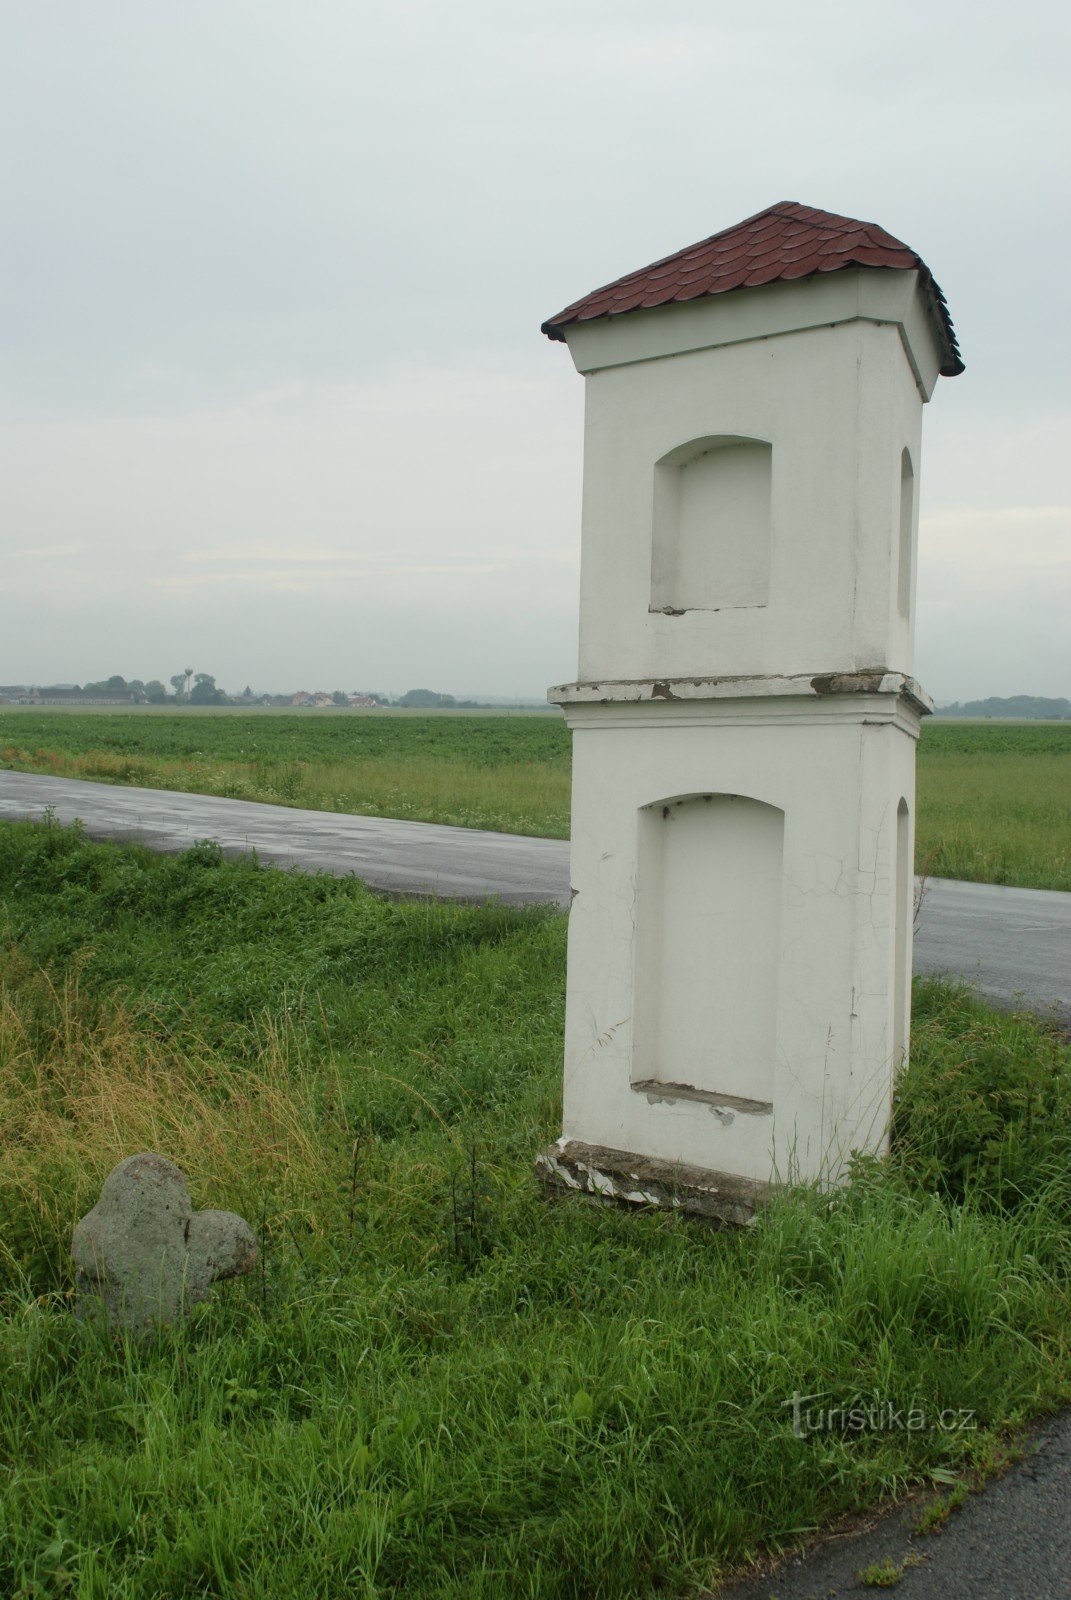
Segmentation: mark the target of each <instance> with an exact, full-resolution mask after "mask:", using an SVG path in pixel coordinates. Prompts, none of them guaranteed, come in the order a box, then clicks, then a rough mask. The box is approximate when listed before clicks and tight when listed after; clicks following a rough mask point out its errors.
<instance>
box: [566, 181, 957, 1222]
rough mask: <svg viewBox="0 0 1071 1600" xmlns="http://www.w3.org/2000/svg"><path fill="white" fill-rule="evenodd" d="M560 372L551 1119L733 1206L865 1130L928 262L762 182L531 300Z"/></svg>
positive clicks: (904, 920)
mask: <svg viewBox="0 0 1071 1600" xmlns="http://www.w3.org/2000/svg"><path fill="white" fill-rule="evenodd" d="M543 331H544V332H545V333H546V334H548V335H549V336H550V338H552V339H558V340H564V341H565V342H566V343H567V344H568V346H569V353H570V355H571V356H572V358H573V361H574V363H575V364H576V367H577V370H578V371H579V372H580V373H582V374H583V375H584V377H585V379H586V422H585V455H584V503H583V538H582V561H581V596H580V671H579V675H578V681H577V682H576V683H571V684H567V685H564V686H563V687H561V688H558V689H554V690H552V691H551V695H550V698H551V699H552V700H554V701H556V702H557V703H559V704H560V705H562V707H563V708H564V711H565V715H566V718H567V720H568V723H569V726H570V727H571V728H572V730H573V736H574V737H573V756H574V778H573V829H572V840H573V842H572V886H573V903H572V909H571V912H570V925H569V980H568V1004H567V1017H566V1043H565V1101H564V1132H563V1135H562V1138H561V1139H560V1140H559V1141H558V1143H557V1144H556V1145H554V1146H552V1147H551V1149H550V1150H547V1151H545V1152H543V1154H542V1155H541V1156H540V1159H539V1166H540V1170H541V1172H542V1174H543V1176H544V1177H545V1179H546V1180H547V1181H548V1182H550V1183H552V1184H557V1185H564V1186H566V1187H571V1188H580V1189H586V1190H588V1191H590V1192H594V1193H602V1194H606V1195H608V1196H614V1197H618V1198H631V1199H634V1200H640V1201H654V1202H658V1203H664V1204H676V1205H682V1206H685V1207H687V1208H689V1209H694V1210H699V1211H702V1212H706V1213H708V1214H711V1215H714V1216H718V1217H722V1218H724V1219H728V1220H737V1221H739V1220H746V1219H747V1218H748V1217H749V1216H750V1215H751V1214H752V1213H753V1210H754V1208H755V1206H756V1205H757V1204H758V1203H760V1202H761V1199H762V1196H763V1194H764V1193H765V1191H766V1187H767V1186H768V1185H769V1184H770V1183H771V1182H776V1181H778V1180H779V1179H786V1178H790V1177H800V1178H803V1179H805V1180H809V1179H829V1180H830V1181H835V1180H836V1178H837V1177H838V1176H839V1175H840V1173H841V1172H842V1171H843V1168H844V1165H845V1162H846V1161H847V1159H848V1158H849V1156H850V1154H851V1152H852V1151H854V1150H879V1149H881V1147H882V1145H883V1141H884V1139H885V1137H886V1132H887V1124H888V1113H889V1103H890V1095H891V1089H892V1080H893V1075H894V1072H895V1070H896V1068H897V1066H898V1064H899V1063H900V1061H901V1060H902V1058H903V1056H904V1052H905V1049H906V1044H907V1037H908V1020H909V1004H910V977H911V930H912V882H913V877H912V848H913V831H914V830H913V816H914V782H915V741H916V739H917V737H918V731H919V721H920V717H921V716H922V715H923V714H924V713H925V712H926V711H928V710H929V709H930V703H929V701H928V699H927V697H926V696H925V694H924V693H923V691H922V690H921V689H920V687H919V686H918V685H917V684H916V683H915V681H914V679H913V677H912V671H913V660H912V657H913V634H914V617H913V610H914V589H915V543H916V528H917V515H918V504H917V492H916V486H917V481H918V470H919V443H920V435H921V425H922V407H923V404H924V403H925V402H926V401H928V400H929V398H930V396H931V394H932V393H933V390H934V386H935V384H936V381H937V377H938V375H939V374H943V375H945V376H949V377H950V376H954V375H955V374H957V373H959V372H961V371H962V370H963V364H962V362H961V360H960V357H959V352H958V349H957V346H956V341H955V336H954V333H953V330H952V324H951V320H950V318H949V314H948V309H947V306H946V304H945V301H944V297H943V296H942V294H941V291H940V289H939V288H938V287H937V285H936V283H935V282H934V280H933V278H932V277H931V275H930V273H929V271H928V269H927V268H926V266H925V265H924V263H923V262H922V261H921V259H920V258H919V257H918V256H917V255H916V254H915V252H914V251H913V250H911V249H909V248H908V247H907V246H906V245H904V244H901V243H900V241H899V240H897V239H894V238H893V237H892V236H891V235H890V234H888V233H886V232H885V231H884V230H883V229H881V228H879V227H876V226H875V225H874V224H872V223H865V222H856V221H853V220H851V219H850V218H847V217H840V216H833V215H831V214H829V213H828V212H823V211H816V210H814V209H813V208H811V207H808V206H801V205H797V204H794V203H791V202H784V203H782V204H779V205H775V206H771V207H770V208H769V209H768V210H766V211H763V212H760V213H759V214H758V215H756V216H754V217H750V218H748V219H747V220H746V221H745V222H742V223H740V224H738V225H737V226H736V227H733V228H729V229H726V230H725V231H724V232H722V233H719V234H715V235H714V237H713V238H711V239H707V240H704V241H703V242H702V243H700V244H697V245H694V246H692V247H690V248H689V249H686V250H682V251H680V252H679V253H678V254H676V255H674V256H670V257H669V258H667V259H666V260H664V261H660V262H656V263H655V264H654V265H653V266H650V267H645V268H643V269H641V270H640V271H638V272H633V273H630V274H629V275H628V276H627V277H624V278H622V279H620V280H619V281H618V282H616V283H614V284H611V285H609V286H608V287H607V288H604V289H600V290H596V291H595V293H593V294H591V295H588V296H586V297H585V298H584V299H582V300H579V301H577V302H576V303H575V304H574V305H572V306H570V307H568V308H567V309H566V310H565V311H563V312H561V313H560V314H559V315H558V316H557V317H552V318H551V319H550V320H549V321H548V322H546V323H545V324H544V325H543Z"/></svg>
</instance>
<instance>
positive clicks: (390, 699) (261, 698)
mask: <svg viewBox="0 0 1071 1600" xmlns="http://www.w3.org/2000/svg"><path fill="white" fill-rule="evenodd" d="M168 684H169V685H170V687H169V686H168ZM168 684H164V683H162V682H161V681H160V679H159V678H150V679H149V680H148V681H144V680H143V679H141V678H130V679H126V678H123V677H121V676H120V675H119V674H115V675H113V676H112V677H110V678H105V679H103V680H102V681H101V682H99V683H84V684H77V683H49V684H28V683H0V705H9V706H116V707H119V706H167V707H168V708H170V709H179V708H181V707H185V706H248V707H253V706H272V707H275V708H276V709H280V708H283V707H287V706H296V707H298V708H299V709H301V710H307V711H317V710H321V709H323V710H335V711H345V710H373V709H376V708H377V707H378V708H382V709H386V708H387V707H400V708H403V709H406V710H427V711H433V710H437V709H444V710H450V709H453V710H458V711H466V710H483V709H488V708H490V707H491V706H494V707H495V708H497V709H500V710H501V709H507V708H509V707H511V706H513V707H524V708H526V709H527V708H529V707H539V708H540V709H542V707H543V702H542V701H536V700H531V701H528V700H508V699H504V698H495V697H492V698H490V699H487V700H458V699H456V698H455V696H454V695H452V694H439V693H438V691H436V690H434V689H409V690H407V691H406V693H405V694H402V695H395V696H391V695H388V694H383V693H381V692H378V691H367V690H356V689H355V690H353V691H352V692H349V693H348V692H347V691H346V690H344V689H331V690H328V689H297V690H294V691H293V692H292V693H286V694H258V693H257V692H256V691H255V690H253V689H252V688H250V687H249V685H248V684H247V685H246V687H245V688H244V689H243V690H242V691H241V693H240V694H228V693H227V692H226V690H224V689H221V688H220V687H219V686H218V684H217V683H216V680H215V678H214V677H213V676H212V674H211V673H210V672H194V670H193V668H192V667H190V668H187V669H186V670H184V671H183V672H177V673H175V675H174V676H173V677H172V678H170V679H169V680H168Z"/></svg>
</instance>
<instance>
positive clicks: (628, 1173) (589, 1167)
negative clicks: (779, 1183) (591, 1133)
mask: <svg viewBox="0 0 1071 1600" xmlns="http://www.w3.org/2000/svg"><path fill="white" fill-rule="evenodd" d="M536 1174H537V1176H538V1177H539V1179H540V1181H541V1182H542V1183H543V1185H544V1186H545V1187H546V1188H547V1189H549V1190H552V1191H554V1192H557V1193H559V1194H587V1195H592V1196H594V1197H595V1198H597V1199H600V1200H609V1201H613V1202H615V1203H618V1204H625V1205H634V1206H657V1207H658V1208H659V1209H660V1210H663V1211H685V1212H688V1213H690V1214H691V1215H693V1216H698V1217H704V1218H706V1219H707V1220H708V1221H710V1222H713V1223H715V1224H717V1225H719V1226H723V1227H724V1226H728V1227H748V1226H750V1224H751V1223H753V1222H754V1221H755V1220H756V1217H757V1216H758V1213H759V1212H760V1211H761V1210H762V1208H763V1206H764V1205H765V1204H766V1203H767V1201H768V1199H769V1196H770V1192H771V1186H770V1185H769V1184H767V1183H761V1182H759V1181H757V1180H756V1179H753V1178H738V1177H734V1176H733V1175H732V1174H731V1173H727V1172H711V1171H710V1170H709V1169H708V1168H706V1167H693V1166H688V1165H686V1164H685V1163H683V1162H676V1163H674V1162H669V1161H659V1160H657V1159H655V1158H653V1157H650V1156H638V1155H633V1154H631V1153H630V1152H629V1151H627V1150H609V1149H607V1148H606V1147H605V1146H604V1145H593V1144H581V1143H580V1142H579V1141H578V1140H575V1139H559V1141H558V1143H557V1144H552V1145H551V1146H550V1147H549V1148H548V1149H546V1150H541V1151H540V1152H539V1154H538V1156H537V1157H536Z"/></svg>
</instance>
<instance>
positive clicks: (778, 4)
mask: <svg viewBox="0 0 1071 1600" xmlns="http://www.w3.org/2000/svg"><path fill="white" fill-rule="evenodd" d="M1067 18H1068V13H1067V9H1066V7H1063V6H1056V5H1043V4H1039V3H1037V0H1027V3H1025V4H1020V5H1019V6H1017V7H1015V8H1014V9H1013V10H1009V8H1008V7H1007V6H1006V5H1002V6H1000V7H997V6H995V5H987V4H981V5H978V4H976V5H974V6H971V7H966V6H957V7H953V6H950V5H947V4H942V3H937V4H926V5H922V4H917V3H916V4H912V5H907V6H903V7H901V8H899V9H897V8H895V7H881V8H877V7H869V8H863V7H858V6H848V5H837V6H823V5H821V4H818V5H810V6H806V7H805V6H801V5H799V4H798V0H797V3H793V4H788V3H785V0H773V3H767V4H765V5H764V6H762V7H761V8H759V7H755V8H746V7H740V6H728V5H715V4H710V3H705V4H700V3H687V0H662V3H660V4H659V5H657V6H656V5H654V4H652V3H650V0H648V3H645V4H642V5H641V4H633V3H628V0H620V3H617V4H609V3H602V0H570V3H562V0H548V3H544V4H543V5H541V6H540V7H538V8H535V7H532V6H531V5H521V4H513V3H510V0H498V3H490V0H489V3H483V0H455V3H454V4H452V5H450V6H442V5H434V4H432V3H431V0H421V3H409V4H406V3H395V4H386V3H374V0H371V3H369V0H345V3H342V0H315V3H313V4H306V5H298V4H296V3H293V0H291V3H286V4H283V3H280V0H224V3H221V0H212V3H206V0H183V3H182V4H179V3H178V0H171V3H162V0H146V3H144V4H134V3H133V0H128V3H125V4H117V3H115V0H93V4H92V5H87V4H85V3H84V0H78V3H74V0H50V3H49V4H45V5H41V4H33V3H31V0H25V3H21V4H11V3H4V4H0V19H2V23H3V40H4V44H3V51H2V64H0V78H2V82H0V106H2V111H0V117H2V128H0V146H2V150H3V157H2V159H3V164H4V168H5V171H4V194H5V204H4V207H3V212H2V215H0V229H2V233H3V246H2V262H0V272H2V277H3V284H2V293H3V302H2V303H3V312H2V315H0V325H2V341H3V352H2V357H3V372H2V374H0V386H2V387H0V404H2V410H3V422H4V439H5V450H4V455H5V464H4V470H3V473H2V476H0V556H2V571H3V575H4V587H3V596H4V599H3V611H2V615H0V682H7V681H15V680H19V681H21V680H23V679H30V680H38V681H40V680H45V681H49V680H54V679H59V680H62V679H76V680H79V681H82V680H84V679H86V678H91V677H99V676H103V675H107V674H108V673H110V672H125V673H127V674H128V675H135V674H137V675H139V676H145V677H149V676H160V677H163V678H165V679H166V678H167V677H168V676H169V675H170V674H171V673H172V672H177V671H178V670H180V668H182V667H183V666H185V665H186V664H188V663H192V664H194V665H195V666H196V668H197V669H198V670H204V671H210V672H214V673H215V674H216V676H217V677H218V678H219V680H220V681H221V682H222V683H223V684H224V685H226V686H227V687H228V688H232V689H236V688H241V687H242V685H244V684H245V683H246V682H252V683H253V684H254V685H255V686H258V687H263V688H275V687H278V688H284V687H306V688H315V687H327V688H334V687H336V686H341V687H344V688H347V689H351V688H357V687H387V688H392V689H397V690H401V689H405V688H407V687H410V686H412V685H416V684H428V685H430V686H433V687H438V688H443V689H451V690H454V691H455V692H461V693H467V692H473V691H483V692H490V693H512V692H515V691H516V692H521V693H524V694H538V693H541V692H542V690H543V688H544V687H545V686H546V685H547V684H548V683H551V682H558V681H561V680H563V679H566V678H569V677H571V676H573V675H574V672H575V659H576V651H575V633H576V584H577V560H578V542H579V512H580V496H579V487H580V450H581V427H582V417H581V409H582V390H583V383H582V380H581V379H580V378H579V377H577V375H576V374H575V372H574V371H573V368H572V363H571V362H570V360H569V357H568V354H567V353H566V351H565V350H564V349H563V348H562V347H561V346H555V345H550V344H549V343H548V342H547V341H546V340H545V339H543V338H542V337H541V335H540V333H539V323H540V321H541V320H542V319H543V318H544V317H545V316H547V315H549V314H551V313H552V312H554V311H556V310H558V309H559V308H560V306H561V305H563V304H565V303H566V302H567V301H569V300H571V299H573V298H575V297H576V296H577V295H579V294H581V293H583V292H585V291H586V290H588V289H591V288H593V287H594V286H595V285H597V284H599V283H602V282H605V281H606V280H608V279H611V278H614V277H616V276H618V275H619V274H621V273H622V272H625V271H628V270H630V269H631V268H634V267H638V266H640V265H642V264H643V263H644V262H646V261H649V260H652V259H654V258H656V257H658V256H660V255H663V254H666V253H668V252H669V251H671V250H674V249H676V248H677V247H679V246H681V245H684V244H687V243H689V242H691V241H692V240H695V239H698V238H701V237H703V236H704V235H706V234H708V233H711V232H713V231H714V230H716V229H717V228H720V227H724V226H727V225H728V224H730V223H732V222H735V221H737V220H739V219H740V218H741V217H743V216H746V215H748V214H750V213H751V212H754V211H756V210H758V209H759V208H760V207H761V206H763V205H766V204H768V203H770V202H772V201H775V200H780V199H798V200H802V201H804V202H805V203H807V204H812V205H818V206H822V207H825V208H827V209H829V210H834V211H842V212H846V213H848V214H850V215H855V216H862V217H866V218H870V219H873V220H875V221H877V222H880V223H881V224H882V225H883V226H884V227H886V228H888V229H890V230H891V231H892V232H893V233H895V234H897V235H898V236H899V237H901V238H903V239H905V240H907V241H908V242H909V243H910V244H911V245H912V246H914V247H915V248H916V249H917V250H919V251H920V252H921V254H922V255H923V256H924V257H925V259H926V260H927V262H928V263H929V265H930V266H931V267H932V269H933V271H934V273H935V274H936V276H937V278H938V280H939V282H940V283H941V285H942V287H943V288H944V289H945V291H946V293H947V295H948V298H949V302H950V305H951V309H952V314H953V317H954V319H955V322H956V327H957V330H958V332H959V334H960V339H961V344H962V348H963V352H964V356H965V359H966V362H967V371H966V373H965V374H964V375H963V376H962V377H961V378H958V379H956V380H954V381H948V380H942V381H941V382H940V383H939V384H938V389H937V394H936V396H935V399H934V402H933V404H932V405H931V406H930V407H929V408H928V410H927V415H926V429H925V437H924V450H923V463H922V546H921V556H920V601H919V613H918V615H919V623H918V660H917V666H918V673H919V676H920V678H921V679H922V681H923V683H924V684H925V685H926V686H927V688H929V689H930V691H931V692H932V693H933V694H935V695H936V696H937V697H938V698H939V699H951V698H963V697H966V696H973V695H975V694H983V695H984V694H992V693H998V694H999V693H1016V692H1025V693H1039V694H1041V693H1049V694H1066V695H1071V643H1069V629H1068V626H1067V617H1068V615H1069V613H1071V537H1069V535H1071V490H1069V487H1068V471H1067V462H1068V460H1069V459H1071V422H1069V405H1068V399H1067V378H1066V373H1067V371H1068V366H1069V354H1071V352H1069V349H1068V344H1069V340H1068V319H1067V315H1066V302H1067V265H1066V264H1067V261H1068V255H1069V250H1068V246H1069V238H1068V234H1069V226H1068V217H1067V211H1068V208H1067V204H1066V194H1067V189H1068V182H1067V179H1068V173H1067V156H1066V152H1067V150H1068V149H1071V126H1069V123H1071V115H1069V113H1068V109H1067V105H1068V96H1067V92H1066V80H1065V73H1066V61H1067V59H1068V45H1069V42H1071V41H1069V39H1068V33H1069V26H1068V20H1067Z"/></svg>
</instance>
